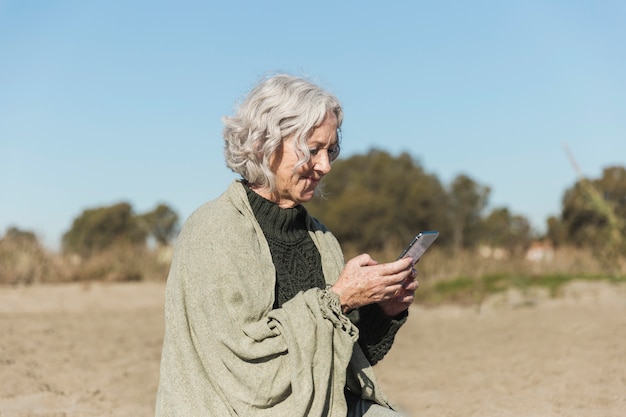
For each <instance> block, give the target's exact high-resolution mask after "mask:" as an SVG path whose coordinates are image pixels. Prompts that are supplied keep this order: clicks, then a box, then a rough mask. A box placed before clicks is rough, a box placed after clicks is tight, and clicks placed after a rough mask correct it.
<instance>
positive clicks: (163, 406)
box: [156, 182, 389, 417]
mask: <svg viewBox="0 0 626 417" xmlns="http://www.w3.org/2000/svg"><path fill="white" fill-rule="evenodd" d="M308 225H309V230H310V234H311V237H312V239H313V241H314V242H315V244H316V245H317V247H318V249H319V251H320V254H321V257H322V268H323V272H324V276H325V277H326V280H327V283H328V284H332V283H333V282H334V281H335V280H336V279H337V277H338V276H339V274H340V272H341V270H342V269H343V265H344V261H343V255H342V252H341V248H340V247H339V244H338V242H337V240H336V239H335V238H334V236H333V235H332V234H331V233H330V232H329V231H328V230H326V228H325V227H324V226H323V225H321V224H320V223H319V222H318V221H317V220H315V219H314V218H311V217H309V221H308ZM274 282H275V270H274V265H273V263H272V257H271V254H270V250H269V247H268V244H267V242H266V240H265V237H264V235H263V232H262V231H261V229H260V227H259V225H258V223H257V221H256V219H255V217H254V214H253V212H252V209H251V208H250V204H249V202H248V198H247V195H246V192H245V190H244V188H243V186H242V184H240V183H239V182H233V183H232V184H231V185H230V187H229V188H228V190H227V191H226V192H225V193H224V194H222V195H221V196H220V197H219V198H217V199H216V200H214V201H212V202H209V203H206V204H204V205H203V206H202V207H200V208H199V209H198V210H197V211H196V212H194V213H193V214H192V215H191V216H190V218H189V219H188V220H187V222H186V223H185V225H184V227H183V229H182V231H181V234H180V236H179V238H178V242H177V247H176V251H175V255H174V259H173V262H172V267H171V271H170V275H169V277H168V281H167V289H166V301H165V324H166V329H165V338H164V342H163V353H162V358H161V376H160V382H159V389H158V394H157V402H156V416H157V417H161V416H185V417H192V416H220V417H223V416H235V415H237V416H272V417H276V416H289V417H299V416H329V415H331V416H343V415H346V411H347V408H346V402H345V398H344V387H345V386H346V385H347V386H349V387H350V389H351V390H352V391H353V392H356V393H361V397H363V398H366V399H370V400H372V401H375V402H377V403H379V404H383V405H387V406H389V405H388V402H387V400H386V398H385V397H384V395H383V394H382V393H381V392H380V389H379V388H378V386H377V384H376V382H375V379H374V375H373V371H372V368H371V366H370V364H369V363H368V361H367V359H366V358H365V356H364V355H363V352H362V351H361V349H360V347H359V346H358V343H355V342H356V340H357V338H358V330H357V328H356V327H355V326H354V325H353V324H352V323H351V322H350V320H349V319H348V318H347V317H346V316H345V315H343V314H342V313H341V310H340V306H339V302H338V299H337V297H336V296H335V295H334V294H333V293H332V292H330V291H328V290H319V289H311V290H308V291H306V292H304V293H299V294H298V295H297V296H296V297H294V298H293V299H291V300H289V301H288V302H286V303H285V304H284V305H283V306H282V307H281V308H279V309H272V306H273V302H274Z"/></svg>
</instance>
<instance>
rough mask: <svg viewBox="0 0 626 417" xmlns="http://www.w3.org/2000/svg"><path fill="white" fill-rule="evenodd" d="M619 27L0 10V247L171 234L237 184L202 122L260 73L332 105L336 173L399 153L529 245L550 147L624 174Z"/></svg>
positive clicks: (504, 9) (437, 5)
mask: <svg viewBox="0 0 626 417" xmlns="http://www.w3.org/2000/svg"><path fill="white" fill-rule="evenodd" d="M625 21H626V2H623V1H603V0H596V1H591V0H590V1H577V0H553V1H550V0H542V1H538V0H527V1H518V0H511V1H504V2H503V1H500V0H498V1H480V0H477V1H472V2H468V1H442V2H425V1H388V2H384V4H383V2H370V1H348V0H345V1H341V0H334V1H327V0H320V1H316V2H297V1H270V0H268V1H237V0H233V1H219V2H216V1H182V0H178V1H155V0H152V1H141V0H137V1H133V0H125V1H116V0H112V1H97V0H94V1H88V2H85V1H66V0H58V1H54V0H46V1H44V0H40V1H38V0H9V1H6V0H4V1H3V0H0V235H2V234H4V232H5V231H6V229H7V228H8V227H18V228H20V229H23V230H30V231H33V232H35V233H36V234H37V236H38V237H39V238H40V240H41V242H42V243H43V244H44V245H45V246H47V247H48V248H49V249H52V250H55V249H59V247H60V244H61V238H62V235H63V233H65V232H67V231H68V230H69V229H70V228H71V226H72V222H73V220H74V219H75V218H77V217H78V216H79V215H80V214H81V213H82V212H83V211H84V210H86V209H90V208H95V207H102V206H108V205H112V204H115V203H118V202H121V201H126V202H129V203H130V204H131V205H132V207H133V209H134V211H135V212H136V213H144V212H147V211H150V210H152V209H153V208H154V207H156V206H157V204H159V203H166V204H168V205H169V206H170V207H172V208H173V209H174V210H176V211H177V212H178V214H179V215H180V217H181V218H182V219H184V218H186V217H187V216H188V215H189V214H191V212H192V211H193V210H194V209H195V208H197V207H198V206H199V205H201V204H202V203H203V202H205V201H207V200H211V199H213V198H215V197H217V196H218V195H219V194H220V193H221V192H223V191H224V189H225V188H226V187H227V185H228V184H229V183H230V182H231V181H233V180H234V179H236V178H237V176H236V175H235V174H233V173H232V172H231V171H229V170H228V168H226V166H225V163H224V156H223V139H222V135H221V133H222V121H221V118H222V117H223V116H226V115H231V114H232V113H233V112H234V109H235V108H236V104H237V103H238V102H240V101H241V99H242V98H243V97H244V96H245V94H246V93H247V92H248V91H249V90H250V88H251V87H252V86H253V85H254V84H255V83H256V81H257V80H258V79H259V78H261V77H263V76H264V75H266V74H268V73H274V72H287V73H290V74H295V75H302V76H306V77H309V78H311V79H313V80H314V81H315V82H316V83H318V84H320V85H321V86H322V87H324V88H326V89H327V90H329V91H331V92H333V93H334V94H335V95H337V96H338V98H339V99H340V101H341V102H342V105H343V107H344V111H345V120H344V124H343V136H342V137H343V139H342V157H344V158H345V157H349V156H351V155H355V154H362V153H365V152H367V151H368V150H370V149H372V148H376V149H381V150H385V151H388V152H390V153H392V154H394V155H397V154H399V153H401V152H408V153H409V154H410V155H412V156H413V157H414V158H415V160H416V161H417V162H418V163H420V164H421V165H422V166H423V167H424V169H425V170H426V171H427V172H429V173H431V174H433V175H436V176H437V177H438V178H439V180H440V181H441V182H442V184H443V185H444V186H448V185H449V184H450V182H451V181H452V180H453V179H454V178H455V177H456V176H457V175H460V174H464V175H467V176H469V177H471V178H472V179H473V180H474V181H476V182H478V183H479V184H481V185H484V186H488V187H490V189H491V194H490V198H489V209H491V208H496V207H507V208H508V209H509V210H510V211H511V212H512V213H513V214H519V215H523V216H525V217H527V218H528V219H529V221H530V222H531V225H532V226H533V227H534V228H535V230H537V231H539V232H541V231H544V230H545V227H546V225H545V223H546V219H547V218H548V217H549V216H558V215H559V214H560V210H561V199H562V197H563V194H564V192H565V190H567V189H568V188H570V187H572V186H573V185H574V183H575V182H576V180H577V178H578V176H577V175H578V174H577V172H576V170H575V169H574V167H573V165H572V164H571V163H570V160H569V159H568V157H567V154H566V152H565V149H566V148H568V149H569V150H570V152H571V154H572V155H573V156H574V157H575V160H576V161H577V164H578V166H579V167H580V172H581V174H582V175H584V176H586V177H589V178H600V177H601V176H602V170H603V169H604V168H606V167H609V166H615V165H619V166H625V165H626V25H624V22H625ZM410 180H411V179H410V178H407V182H408V181H410Z"/></svg>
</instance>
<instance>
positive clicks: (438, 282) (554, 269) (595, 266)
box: [0, 239, 626, 305]
mask: <svg viewBox="0 0 626 417" xmlns="http://www.w3.org/2000/svg"><path fill="white" fill-rule="evenodd" d="M400 251H401V248H395V247H389V248H386V249H385V250H382V251H377V252H371V255H372V257H374V259H377V260H378V261H380V262H387V261H392V260H394V259H395V258H396V257H397V255H398V254H399V253H400ZM171 252H172V251H171V248H169V247H161V248H156V249H147V248H145V247H133V246H128V245H125V246H114V247H112V248H110V249H109V250H106V251H103V252H101V253H98V254H96V255H93V256H91V257H89V258H87V259H82V258H80V257H78V256H76V255H74V256H65V255H61V254H54V253H49V252H47V251H45V250H44V249H43V248H42V247H41V246H40V245H39V244H38V243H37V242H36V241H28V240H11V239H2V240H0V284H9V285H24V284H26V285H28V284H35V283H44V282H45V283H50V282H92V281H106V282H128V281H164V280H165V279H166V278H167V273H168V270H169V265H170V262H171ZM354 255H355V253H351V252H350V250H349V249H348V250H347V251H346V258H347V259H349V258H351V257H352V256H354ZM418 270H419V277H418V279H419V281H420V290H419V291H418V293H417V300H418V302H420V303H421V304H424V305H433V304H441V303H449V302H453V303H460V304H465V305H468V304H469V305H480V304H481V303H482V300H483V299H485V298H486V296H488V295H490V294H494V293H497V292H502V291H506V290H508V289H510V288H516V289H519V290H521V291H527V290H529V289H530V288H533V287H541V288H544V289H546V290H547V291H548V292H549V294H551V295H552V296H554V295H557V294H558V292H559V289H560V288H561V287H562V286H563V284H565V283H567V282H569V281H571V280H573V279H586V280H608V281H617V282H623V281H626V264H625V262H624V259H619V260H615V261H614V262H612V263H611V264H607V262H606V259H598V257H597V256H594V254H593V253H592V252H591V251H585V250H580V249H572V248H561V249H558V250H556V251H554V252H551V253H550V257H549V258H547V259H543V260H541V261H529V260H527V259H526V257H525V254H518V255H509V254H504V256H503V257H501V258H494V257H485V256H484V254H483V255H481V253H480V252H479V251H459V252H456V253H453V252H450V251H446V250H444V249H441V248H439V247H436V246H435V247H433V248H432V249H430V250H429V251H428V252H427V253H426V255H424V257H423V259H422V260H421V261H420V263H419V264H418Z"/></svg>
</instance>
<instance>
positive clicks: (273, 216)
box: [244, 184, 307, 242]
mask: <svg viewBox="0 0 626 417" xmlns="http://www.w3.org/2000/svg"><path fill="white" fill-rule="evenodd" d="M244 187H245V189H246V194H247V195H248V200H249V201H250V206H251V207H252V211H253V212H254V216H255V217H256V219H257V221H258V222H259V225H260V226H261V229H263V233H265V235H267V236H272V237H275V238H278V239H280V240H282V241H287V242H293V241H298V240H300V239H302V237H303V235H304V234H305V233H306V232H307V229H306V216H307V211H306V209H305V208H304V207H303V206H302V205H297V206H295V207H293V208H281V207H279V206H278V204H276V203H274V202H273V201H270V200H268V199H266V198H265V197H262V196H260V195H259V194H257V193H256V192H254V191H253V190H252V189H250V187H248V186H247V185H246V184H244Z"/></svg>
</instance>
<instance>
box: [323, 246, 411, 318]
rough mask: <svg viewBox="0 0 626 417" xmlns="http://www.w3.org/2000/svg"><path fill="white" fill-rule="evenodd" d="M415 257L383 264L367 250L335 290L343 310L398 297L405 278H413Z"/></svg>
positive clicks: (352, 263)
mask: <svg viewBox="0 0 626 417" xmlns="http://www.w3.org/2000/svg"><path fill="white" fill-rule="evenodd" d="M412 265H413V261H412V259H411V258H403V259H399V260H397V261H394V262H389V263H386V264H379V263H378V262H376V261H375V260H374V259H372V258H371V257H370V256H369V255H368V254H366V253H364V254H361V255H358V256H356V257H355V258H352V259H350V260H349V261H348V262H347V263H346V266H345V267H344V269H343V271H342V272H341V274H340V275H339V278H338V279H337V282H335V284H334V285H333V286H332V287H331V290H332V291H333V292H335V293H336V294H337V295H338V296H339V301H340V302H341V308H342V310H343V312H344V313H345V312H348V311H350V310H353V309H355V308H359V307H362V306H365V305H368V304H373V303H379V302H381V301H386V300H389V299H391V298H393V297H395V296H396V295H397V294H398V293H399V292H400V291H402V289H403V287H402V285H403V283H404V282H405V280H408V279H412V278H413V275H412V272H411V270H412Z"/></svg>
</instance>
